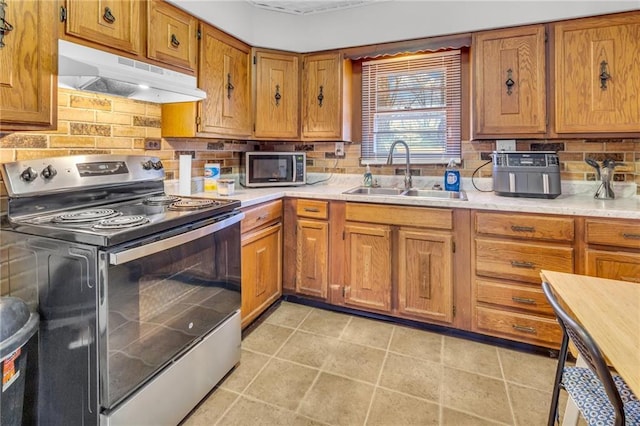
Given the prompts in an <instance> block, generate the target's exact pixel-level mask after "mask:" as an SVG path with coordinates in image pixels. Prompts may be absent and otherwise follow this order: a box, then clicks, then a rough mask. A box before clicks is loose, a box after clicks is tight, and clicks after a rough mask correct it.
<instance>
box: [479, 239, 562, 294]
mask: <svg viewBox="0 0 640 426" xmlns="http://www.w3.org/2000/svg"><path fill="white" fill-rule="evenodd" d="M475 249H476V275H480V276H484V277H491V278H504V279H510V280H518V281H524V282H530V283H535V284H539V283H540V270H541V269H549V270H551V271H559V272H571V273H572V272H573V249H572V248H571V247H555V246H549V245H543V244H531V243H515V242H511V241H496V240H485V239H481V238H476V244H475Z"/></svg>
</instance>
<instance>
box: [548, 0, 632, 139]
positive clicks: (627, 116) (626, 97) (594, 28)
mask: <svg viewBox="0 0 640 426" xmlns="http://www.w3.org/2000/svg"><path fill="white" fill-rule="evenodd" d="M554 29H555V81H556V89H555V110H556V112H555V115H556V130H557V132H558V133H585V132H591V133H593V132H608V133H611V132H635V133H637V132H638V129H639V128H640V127H639V126H640V102H639V101H638V93H640V62H639V61H638V57H640V13H638V12H635V13H629V14H624V15H612V16H604V17H598V18H595V19H581V20H573V21H566V22H561V23H558V24H555V26H554Z"/></svg>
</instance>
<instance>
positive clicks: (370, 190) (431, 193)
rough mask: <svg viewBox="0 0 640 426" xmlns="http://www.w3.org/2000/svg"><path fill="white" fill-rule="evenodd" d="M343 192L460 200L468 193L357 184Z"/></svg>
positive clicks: (465, 197)
mask: <svg viewBox="0 0 640 426" xmlns="http://www.w3.org/2000/svg"><path fill="white" fill-rule="evenodd" d="M343 194H349V195H381V196H387V197H388V196H399V197H419V198H425V199H427V198H430V199H434V200H459V201H466V200H467V194H466V193H465V192H464V191H460V192H455V191H441V190H436V189H415V188H412V189H403V188H385V187H368V186H357V187H355V188H352V189H349V190H347V191H344V192H343Z"/></svg>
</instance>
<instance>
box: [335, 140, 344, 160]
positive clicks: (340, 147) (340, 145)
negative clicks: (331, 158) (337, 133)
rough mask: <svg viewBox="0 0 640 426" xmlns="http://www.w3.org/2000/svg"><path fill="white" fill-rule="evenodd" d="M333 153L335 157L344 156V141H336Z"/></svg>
mask: <svg viewBox="0 0 640 426" xmlns="http://www.w3.org/2000/svg"><path fill="white" fill-rule="evenodd" d="M334 154H335V155H336V158H342V157H344V142H336V145H335V148H334Z"/></svg>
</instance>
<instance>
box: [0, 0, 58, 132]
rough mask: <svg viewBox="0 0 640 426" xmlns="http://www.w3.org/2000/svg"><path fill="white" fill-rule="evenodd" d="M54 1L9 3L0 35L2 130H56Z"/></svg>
mask: <svg viewBox="0 0 640 426" xmlns="http://www.w3.org/2000/svg"><path fill="white" fill-rule="evenodd" d="M54 5H55V3H54V2H50V1H37V0H32V1H27V0H25V1H7V2H6V5H5V6H4V19H5V24H4V25H6V23H8V24H10V25H11V26H12V27H13V30H12V31H7V32H4V34H0V40H1V41H2V43H3V44H4V47H0V65H1V67H0V68H1V69H2V72H0V128H1V129H2V130H35V129H45V128H55V126H56V109H55V99H56V93H57V88H56V87H55V86H54V84H55V78H54V74H55V70H56V69H57V64H56V61H57V57H58V55H57V40H56V36H55V31H54V27H53V18H52V16H53V15H54V13H55V10H54Z"/></svg>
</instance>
